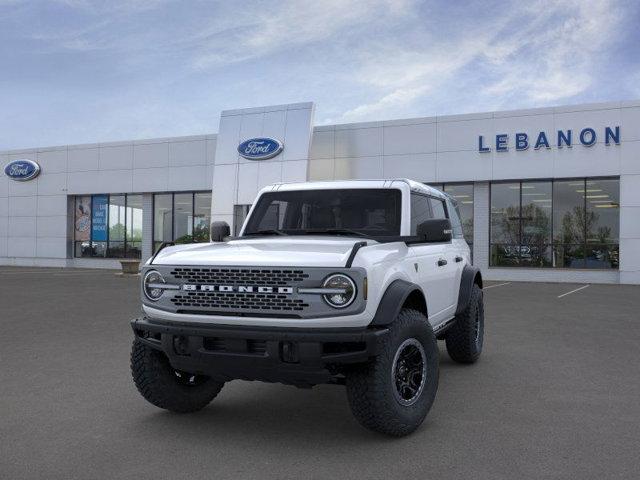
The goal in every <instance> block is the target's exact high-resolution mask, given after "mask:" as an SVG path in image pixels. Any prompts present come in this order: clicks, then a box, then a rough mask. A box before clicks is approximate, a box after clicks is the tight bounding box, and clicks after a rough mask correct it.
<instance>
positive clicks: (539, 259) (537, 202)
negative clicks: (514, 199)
mask: <svg viewBox="0 0 640 480" xmlns="http://www.w3.org/2000/svg"><path fill="white" fill-rule="evenodd" d="M551 191H552V188H551V182H523V183H522V185H521V191H520V194H521V211H520V218H521V222H522V223H521V240H520V264H521V265H522V266H531V267H546V266H549V265H551V203H552V193H551Z"/></svg>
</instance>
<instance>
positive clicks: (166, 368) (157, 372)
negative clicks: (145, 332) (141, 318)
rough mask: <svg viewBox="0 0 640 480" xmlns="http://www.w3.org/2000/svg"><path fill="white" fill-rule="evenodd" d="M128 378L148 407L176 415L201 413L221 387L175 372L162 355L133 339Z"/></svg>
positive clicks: (217, 383)
mask: <svg viewBox="0 0 640 480" xmlns="http://www.w3.org/2000/svg"><path fill="white" fill-rule="evenodd" d="M131 374H132V376H133V382H134V383H135V385H136V388H137V389H138V391H139V392H140V394H141V395H142V396H143V397H144V398H145V399H146V400H147V401H148V402H149V403H151V404H153V405H155V406H156V407H160V408H164V409H166V410H170V411H172V412H177V413H190V412H197V411H198V410H201V409H203V408H204V407H206V406H207V405H208V404H209V402H211V400H213V399H214V398H215V397H216V396H217V395H218V393H220V390H221V389H222V387H223V386H224V383H223V382H216V381H214V380H213V379H211V378H209V377H207V376H204V375H194V374H191V373H187V372H182V371H179V370H176V369H175V368H173V367H172V366H171V364H170V363H169V359H168V358H167V357H166V355H165V354H164V353H162V352H161V351H158V350H155V349H153V348H151V347H149V346H147V345H145V344H144V343H142V342H141V341H139V340H137V339H136V340H134V341H133V347H132V349H131Z"/></svg>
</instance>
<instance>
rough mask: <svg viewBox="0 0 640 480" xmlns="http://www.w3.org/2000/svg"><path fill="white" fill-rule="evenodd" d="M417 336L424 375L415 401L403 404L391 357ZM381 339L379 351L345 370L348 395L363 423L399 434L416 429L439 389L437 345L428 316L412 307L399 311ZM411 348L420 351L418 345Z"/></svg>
mask: <svg viewBox="0 0 640 480" xmlns="http://www.w3.org/2000/svg"><path fill="white" fill-rule="evenodd" d="M416 340H417V342H418V343H419V344H420V345H421V347H422V349H423V353H424V357H423V358H424V364H425V366H426V375H424V383H422V382H421V385H422V388H421V390H419V392H418V393H416V395H415V397H414V399H413V402H414V403H412V404H402V403H401V401H402V400H401V399H399V398H398V395H399V393H398V390H397V389H396V385H397V382H398V379H397V377H396V376H395V375H396V371H394V368H393V367H394V359H395V358H396V357H397V354H401V352H402V351H404V349H405V348H407V347H406V345H407V344H406V342H415V341H416ZM383 341H384V343H383V345H382V351H381V353H380V355H378V356H377V357H376V358H375V359H374V360H372V361H371V362H369V363H367V364H366V365H362V366H359V367H357V368H355V369H354V370H352V371H350V372H348V373H347V375H346V386H347V397H348V399H349V406H350V407H351V411H352V412H353V415H354V416H355V417H356V419H357V420H358V422H360V424H362V425H363V426H364V427H366V428H368V429H370V430H373V431H376V432H380V433H383V434H386V435H392V436H397V437H401V436H404V435H408V434H410V433H412V432H413V431H414V430H416V429H417V428H418V427H419V426H420V425H421V424H422V422H423V420H424V418H425V417H426V416H427V413H429V410H430V409H431V406H432V405H433V401H434V399H435V396H436V392H437V390H438V374H439V371H438V368H439V365H438V363H439V362H438V345H437V341H436V337H435V335H434V333H433V329H432V328H431V325H429V322H428V321H427V318H426V317H425V316H424V315H423V314H422V313H420V312H418V311H416V310H411V309H403V310H401V311H400V314H399V315H398V318H397V319H396V320H395V321H394V322H393V323H392V324H391V325H390V331H389V334H388V335H387V336H386V337H385V339H384V340H383ZM403 344H404V345H405V347H403V349H402V350H400V347H401V346H402V345H403ZM414 348H416V351H418V352H419V347H417V345H414ZM396 365H397V362H396Z"/></svg>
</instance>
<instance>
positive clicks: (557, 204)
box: [553, 180, 585, 245]
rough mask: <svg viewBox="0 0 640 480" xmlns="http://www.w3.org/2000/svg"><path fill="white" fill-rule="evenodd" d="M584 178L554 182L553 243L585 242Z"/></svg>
mask: <svg viewBox="0 0 640 480" xmlns="http://www.w3.org/2000/svg"><path fill="white" fill-rule="evenodd" d="M584 185H585V184H584V180H567V181H561V182H553V237H554V238H553V243H556V244H559V245H581V244H583V243H584V227H585V225H584V221H585V211H584V188H585V186H584Z"/></svg>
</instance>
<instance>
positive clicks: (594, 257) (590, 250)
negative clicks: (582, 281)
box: [585, 243, 619, 269]
mask: <svg viewBox="0 0 640 480" xmlns="http://www.w3.org/2000/svg"><path fill="white" fill-rule="evenodd" d="M618 255H619V252H618V244H617V243H615V244H613V243H611V244H605V245H595V244H591V243H588V244H587V249H586V258H585V262H586V268H605V269H609V268H618V267H619V264H618Z"/></svg>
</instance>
